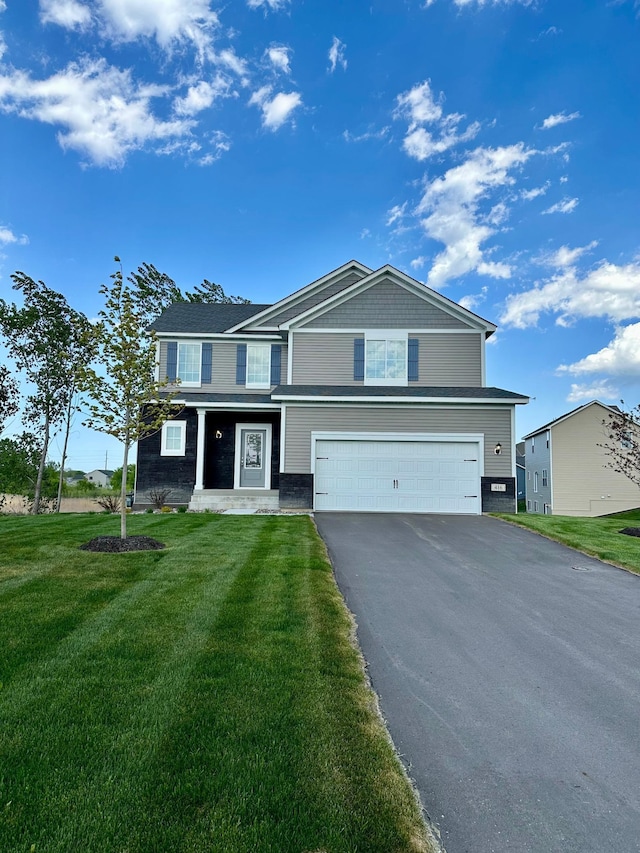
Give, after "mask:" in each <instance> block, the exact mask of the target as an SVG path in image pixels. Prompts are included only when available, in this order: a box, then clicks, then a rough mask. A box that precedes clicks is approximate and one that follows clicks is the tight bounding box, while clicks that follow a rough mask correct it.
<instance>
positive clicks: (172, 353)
mask: <svg viewBox="0 0 640 853" xmlns="http://www.w3.org/2000/svg"><path fill="white" fill-rule="evenodd" d="M177 375H178V343H177V341H169V343H168V344H167V379H168V380H169V382H175V381H176V376H177Z"/></svg>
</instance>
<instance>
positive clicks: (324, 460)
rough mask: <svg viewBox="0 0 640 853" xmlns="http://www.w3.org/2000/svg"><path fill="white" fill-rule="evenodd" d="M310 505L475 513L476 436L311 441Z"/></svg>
mask: <svg viewBox="0 0 640 853" xmlns="http://www.w3.org/2000/svg"><path fill="white" fill-rule="evenodd" d="M315 449H316V469H315V480H314V491H315V509H316V510H319V511H322V510H351V511H357V512H443V513H474V514H479V513H480V459H479V445H478V443H477V442H462V441H461V442H453V441H351V440H349V441H345V440H335V441H334V440H318V441H316V442H315Z"/></svg>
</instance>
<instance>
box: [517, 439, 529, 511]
mask: <svg viewBox="0 0 640 853" xmlns="http://www.w3.org/2000/svg"><path fill="white" fill-rule="evenodd" d="M526 484H527V472H526V466H525V455H524V441H519V442H518V443H517V444H516V491H517V495H518V500H519V501H523V500H524V499H525V498H526V492H527V489H526Z"/></svg>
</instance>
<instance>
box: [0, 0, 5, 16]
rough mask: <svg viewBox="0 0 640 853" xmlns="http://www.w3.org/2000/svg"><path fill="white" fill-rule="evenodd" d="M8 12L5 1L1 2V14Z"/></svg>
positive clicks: (1, 0) (0, 0)
mask: <svg viewBox="0 0 640 853" xmlns="http://www.w3.org/2000/svg"><path fill="white" fill-rule="evenodd" d="M6 11H7V4H6V3H5V0H0V13H1V12H6Z"/></svg>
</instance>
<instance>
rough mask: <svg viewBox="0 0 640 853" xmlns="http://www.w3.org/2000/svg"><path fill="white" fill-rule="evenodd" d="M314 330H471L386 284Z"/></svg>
mask: <svg viewBox="0 0 640 853" xmlns="http://www.w3.org/2000/svg"><path fill="white" fill-rule="evenodd" d="M306 328H313V329H352V328H361V329H468V328H469V326H468V325H467V324H466V323H464V322H463V321H462V320H460V319H458V318H457V317H454V316H453V315H452V314H448V313H447V312H446V311H443V310H442V309H441V308H439V307H438V306H436V305H433V304H431V303H430V302H427V301H426V300H424V299H421V298H420V297H419V296H415V295H414V294H413V293H410V292H409V291H408V290H405V288H404V287H400V286H399V285H397V284H394V283H393V282H390V281H383V282H380V284H375V285H373V287H369V288H367V290H365V291H364V292H363V293H360V294H359V295H358V296H354V297H352V298H351V299H348V300H347V301H346V302H343V303H342V304H341V305H338V306H337V307H336V308H332V309H331V310H330V311H327V312H326V313H325V314H322V315H321V316H320V317H316V318H315V319H314V320H312V321H310V322H309V323H307V324H306Z"/></svg>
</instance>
